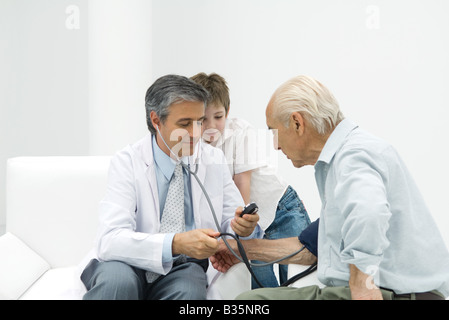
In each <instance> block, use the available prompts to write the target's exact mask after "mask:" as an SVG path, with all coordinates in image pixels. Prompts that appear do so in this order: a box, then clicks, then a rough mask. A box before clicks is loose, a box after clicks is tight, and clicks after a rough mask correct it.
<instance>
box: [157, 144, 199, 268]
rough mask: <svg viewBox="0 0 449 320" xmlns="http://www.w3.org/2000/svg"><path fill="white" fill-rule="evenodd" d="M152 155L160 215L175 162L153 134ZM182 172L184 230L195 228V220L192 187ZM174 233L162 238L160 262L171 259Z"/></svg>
mask: <svg viewBox="0 0 449 320" xmlns="http://www.w3.org/2000/svg"><path fill="white" fill-rule="evenodd" d="M153 157H154V162H155V163H156V181H157V192H158V196H159V208H160V217H161V219H162V213H163V211H164V206H165V200H166V199H167V193H168V187H169V185H170V180H171V178H172V176H173V173H174V171H175V167H176V162H175V161H174V160H173V159H172V158H170V157H169V156H168V155H167V154H166V153H165V152H164V151H162V150H161V148H159V146H158V144H157V142H156V138H155V136H153ZM182 171H183V174H184V214H185V223H186V224H185V226H186V231H189V230H193V229H195V220H194V216H193V209H192V208H193V207H192V189H191V185H190V175H189V174H188V173H187V172H186V170H185V169H184V168H183V170H182ZM174 236H175V234H174V233H169V234H166V236H165V238H164V249H163V253H162V262H163V263H164V264H166V263H171V261H172V242H173V237H174Z"/></svg>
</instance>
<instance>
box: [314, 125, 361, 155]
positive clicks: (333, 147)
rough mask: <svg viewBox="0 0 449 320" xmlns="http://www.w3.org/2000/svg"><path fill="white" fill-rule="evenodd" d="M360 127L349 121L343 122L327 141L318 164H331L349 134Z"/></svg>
mask: <svg viewBox="0 0 449 320" xmlns="http://www.w3.org/2000/svg"><path fill="white" fill-rule="evenodd" d="M357 127H358V125H356V124H355V123H353V122H352V121H351V120H349V119H344V120H342V121H341V122H340V123H339V124H338V125H337V126H336V127H335V129H334V131H332V133H331V135H330V136H329V138H328V139H327V141H326V144H325V145H324V148H323V150H321V153H320V156H319V158H318V161H317V163H318V162H320V161H321V162H325V163H330V162H331V160H332V158H333V157H334V155H335V153H337V151H338V150H339V149H340V147H341V146H342V144H343V142H344V141H345V139H346V137H347V136H348V134H349V133H350V132H351V131H352V130H354V129H355V128H357Z"/></svg>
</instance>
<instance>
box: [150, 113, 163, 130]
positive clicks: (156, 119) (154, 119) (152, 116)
mask: <svg viewBox="0 0 449 320" xmlns="http://www.w3.org/2000/svg"><path fill="white" fill-rule="evenodd" d="M150 119H151V123H152V124H153V127H155V128H156V127H158V128H159V127H160V125H161V120H160V119H159V117H158V115H157V114H156V112H154V111H151V113H150Z"/></svg>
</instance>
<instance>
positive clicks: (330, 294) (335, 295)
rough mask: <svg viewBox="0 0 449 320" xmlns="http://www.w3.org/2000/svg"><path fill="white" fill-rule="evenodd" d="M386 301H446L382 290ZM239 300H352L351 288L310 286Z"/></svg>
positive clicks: (263, 291)
mask: <svg viewBox="0 0 449 320" xmlns="http://www.w3.org/2000/svg"><path fill="white" fill-rule="evenodd" d="M380 291H381V292H382V297H383V299H384V300H444V297H443V296H442V295H441V294H440V293H439V292H438V291H435V290H434V291H431V292H424V293H410V294H400V295H398V294H395V293H394V292H393V291H391V290H386V289H380ZM236 299H237V300H351V291H350V290H349V287H324V288H322V289H321V288H320V287H318V286H309V287H303V288H292V287H279V288H263V289H256V290H252V291H247V292H244V293H242V294H241V295H239V296H238V297H237V298H236Z"/></svg>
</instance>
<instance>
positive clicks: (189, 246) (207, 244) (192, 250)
mask: <svg viewBox="0 0 449 320" xmlns="http://www.w3.org/2000/svg"><path fill="white" fill-rule="evenodd" d="M218 236H220V233H219V232H216V231H214V230H212V229H195V230H191V231H187V232H182V233H177V234H175V236H174V238H173V243H172V253H173V254H174V255H176V254H185V255H186V256H189V257H191V258H195V259H205V258H209V257H210V256H211V255H213V254H214V253H215V252H216V251H217V250H218V240H217V239H216V238H217V237H218Z"/></svg>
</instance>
